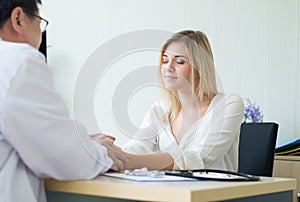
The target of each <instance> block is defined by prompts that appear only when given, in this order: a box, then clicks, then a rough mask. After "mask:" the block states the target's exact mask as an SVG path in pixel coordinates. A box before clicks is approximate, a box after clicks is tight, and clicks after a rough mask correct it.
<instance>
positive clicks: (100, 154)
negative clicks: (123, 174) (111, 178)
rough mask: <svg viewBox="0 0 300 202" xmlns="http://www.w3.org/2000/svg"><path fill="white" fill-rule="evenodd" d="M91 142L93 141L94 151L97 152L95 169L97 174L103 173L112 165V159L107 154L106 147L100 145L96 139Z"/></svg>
mask: <svg viewBox="0 0 300 202" xmlns="http://www.w3.org/2000/svg"><path fill="white" fill-rule="evenodd" d="M93 143H94V145H95V147H96V152H97V159H96V161H97V163H96V166H97V169H98V170H99V174H100V173H104V172H106V171H107V170H108V169H110V168H111V166H112V165H113V161H112V159H111V158H110V157H109V156H108V154H107V149H106V147H104V146H102V145H100V144H99V143H97V142H96V141H93Z"/></svg>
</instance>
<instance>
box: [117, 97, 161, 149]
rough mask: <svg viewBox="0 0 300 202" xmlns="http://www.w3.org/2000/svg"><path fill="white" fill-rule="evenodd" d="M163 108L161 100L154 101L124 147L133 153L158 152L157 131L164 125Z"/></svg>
mask: <svg viewBox="0 0 300 202" xmlns="http://www.w3.org/2000/svg"><path fill="white" fill-rule="evenodd" d="M162 115H163V109H162V107H161V104H160V103H159V102H157V103H154V104H153V105H152V106H151V108H150V109H149V111H148V112H147V114H146V116H145V117H144V119H143V121H142V123H141V125H140V127H139V129H138V130H137V132H136V133H135V134H134V136H133V137H132V139H131V140H129V141H128V142H127V143H126V144H125V145H123V147H122V149H123V150H124V151H126V152H128V153H133V154H151V153H156V152H157V149H158V148H157V133H158V128H159V127H160V125H161V126H162Z"/></svg>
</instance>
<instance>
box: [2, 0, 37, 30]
mask: <svg viewBox="0 0 300 202" xmlns="http://www.w3.org/2000/svg"><path fill="white" fill-rule="evenodd" d="M38 4H42V2H41V0H0V29H1V28H2V27H3V25H4V23H5V22H6V20H7V19H8V18H9V17H10V15H11V12H12V11H13V10H14V8H16V7H21V8H22V9H23V10H24V12H25V13H26V14H28V15H31V14H35V13H37V12H38V11H39V8H38Z"/></svg>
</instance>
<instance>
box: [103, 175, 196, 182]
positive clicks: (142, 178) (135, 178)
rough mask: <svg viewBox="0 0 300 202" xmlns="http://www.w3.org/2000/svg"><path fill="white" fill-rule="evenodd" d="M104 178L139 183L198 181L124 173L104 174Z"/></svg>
mask: <svg viewBox="0 0 300 202" xmlns="http://www.w3.org/2000/svg"><path fill="white" fill-rule="evenodd" d="M102 175H104V176H109V177H116V178H121V179H125V180H133V181H138V182H178V181H196V179H192V178H186V177H179V176H171V175H164V176H162V177H150V176H136V175H126V174H124V173H103V174H102Z"/></svg>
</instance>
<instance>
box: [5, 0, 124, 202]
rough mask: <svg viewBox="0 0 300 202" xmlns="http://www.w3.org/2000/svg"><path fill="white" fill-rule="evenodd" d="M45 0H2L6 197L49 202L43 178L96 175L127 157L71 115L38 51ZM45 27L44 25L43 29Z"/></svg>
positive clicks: (12, 201)
mask: <svg viewBox="0 0 300 202" xmlns="http://www.w3.org/2000/svg"><path fill="white" fill-rule="evenodd" d="M40 3H41V2H40V0H1V1H0V201H1V202H17V201H26V202H34V201H39V202H43V201H46V197H45V190H44V184H43V178H55V179H60V180H75V179H91V178H93V177H95V176H96V175H98V174H99V173H102V172H105V171H107V170H108V169H110V168H111V169H113V170H121V169H123V166H124V162H125V161H126V160H127V159H126V158H125V156H124V155H123V154H122V153H121V152H120V151H119V150H118V149H117V148H115V147H114V146H113V144H112V142H111V141H108V140H106V139H102V140H98V141H97V142H96V141H94V140H92V139H91V138H89V136H88V134H87V130H86V128H85V127H84V126H83V125H81V124H80V123H78V122H76V121H74V120H72V119H70V118H69V114H68V110H67V107H66V105H65V103H64V101H63V100H62V98H61V97H60V96H59V95H58V94H57V93H56V92H55V90H54V83H53V77H52V75H51V73H50V71H49V69H48V67H47V65H46V63H45V58H44V56H43V55H42V54H41V53H39V52H38V51H37V48H38V47H39V45H40V42H41V31H43V29H44V28H45V25H47V21H45V20H44V19H42V18H41V17H40V16H39V12H38V7H37V4H40ZM40 25H43V26H44V27H42V28H41V27H40Z"/></svg>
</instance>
